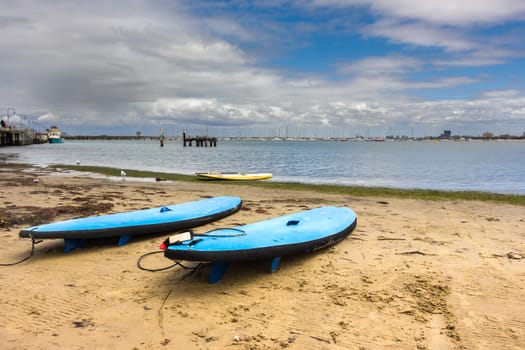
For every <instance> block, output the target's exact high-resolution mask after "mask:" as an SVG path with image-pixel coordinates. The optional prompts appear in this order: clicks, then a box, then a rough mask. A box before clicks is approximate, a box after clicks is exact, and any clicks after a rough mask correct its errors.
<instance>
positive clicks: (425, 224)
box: [0, 169, 525, 349]
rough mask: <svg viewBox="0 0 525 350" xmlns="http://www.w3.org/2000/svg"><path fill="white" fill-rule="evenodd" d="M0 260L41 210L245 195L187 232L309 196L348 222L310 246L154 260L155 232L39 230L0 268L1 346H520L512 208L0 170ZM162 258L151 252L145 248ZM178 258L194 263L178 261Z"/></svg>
mask: <svg viewBox="0 0 525 350" xmlns="http://www.w3.org/2000/svg"><path fill="white" fill-rule="evenodd" d="M0 186H1V189H2V190H1V192H0V204H1V205H0V237H1V239H2V244H1V245H0V263H8V262H14V261H16V260H19V259H21V258H23V257H25V256H27V255H28V254H29V252H30V248H31V241H30V240H29V239H21V238H19V237H18V232H19V230H20V229H22V228H25V227H28V226H32V225H35V224H38V223H40V222H45V221H56V220H63V219H67V218H72V217H79V216H85V215H96V214H102V213H109V212H121V211H130V210H136V209H142V208H148V207H156V206H162V205H169V204H175V203H182V202H186V201H191V200H197V199H200V198H204V197H208V196H218V195H233V196H239V197H241V198H242V199H243V208H242V209H241V210H240V211H239V212H237V213H236V214H234V215H232V216H229V217H227V218H224V219H222V220H220V221H218V222H215V223H212V224H209V225H206V226H202V227H199V228H197V229H196V231H197V232H204V231H207V230H210V229H212V228H216V227H227V226H237V225H242V224H246V223H250V222H254V221H259V220H263V219H268V218H272V217H275V216H279V215H283V214H289V213H293V212H296V211H300V210H305V209H309V208H314V207H318V206H322V205H336V206H348V207H350V208H352V209H353V210H354V211H355V212H356V214H357V216H358V225H357V228H356V229H355V231H354V232H353V234H352V235H350V236H349V237H348V238H347V239H345V240H344V241H342V242H341V243H339V244H337V245H336V246H333V247H330V248H328V249H326V250H323V251H320V252H318V253H315V254H310V255H302V256H294V257H285V258H283V260H282V262H281V265H280V268H279V270H278V271H277V272H276V273H273V274H270V273H268V272H267V271H268V268H269V266H268V263H267V262H249V263H244V264H232V265H230V267H229V269H228V271H227V272H226V275H225V276H224V278H223V279H222V280H221V281H220V282H219V283H217V284H213V285H210V284H208V283H207V277H208V274H209V266H203V267H202V268H200V269H198V270H196V271H194V270H184V269H181V268H173V269H169V270H166V271H161V272H148V271H143V270H141V269H139V268H138V267H137V266H136V264H137V260H138V259H139V258H140V257H141V256H142V255H143V254H145V253H148V252H152V251H157V250H158V247H159V244H160V243H161V242H162V241H163V240H164V238H165V235H161V236H156V237H155V236H148V237H145V238H140V239H133V240H132V241H131V242H130V243H128V244H127V245H125V246H122V247H118V246H116V242H115V241H113V240H109V241H95V242H91V243H90V244H88V245H87V246H86V247H84V248H82V249H76V250H74V251H73V252H71V253H64V252H63V247H64V244H63V241H61V240H45V241H44V242H42V243H39V244H37V245H36V246H35V252H34V256H33V257H31V258H30V259H29V260H27V261H25V262H23V263H20V264H18V265H14V266H9V267H5V266H1V267H0V290H1V293H0V304H1V305H2V312H0V339H1V341H0V342H1V343H2V345H1V346H0V347H1V348H2V349H66V348H67V349H284V348H287V349H385V348H386V349H524V348H525V208H523V207H520V206H512V205H504V204H494V203H484V202H473V201H422V200H410V199H395V198H381V197H373V198H372V197H370V198H368V197H367V198H363V197H352V196H351V195H350V196H348V195H331V194H321V193H315V192H298V191H284V190H283V191H278V192H277V191H275V190H269V189H264V188H253V187H249V186H242V185H235V184H216V183H213V182H205V181H203V182H201V183H185V182H154V181H152V182H144V181H134V180H133V179H130V178H128V179H126V181H122V180H110V179H107V178H89V177H84V176H56V174H53V172H48V171H44V170H40V171H36V172H35V171H34V172H21V171H20V170H16V169H11V170H5V169H4V171H0ZM142 263H143V265H144V266H146V267H148V268H159V267H163V266H167V265H169V264H171V263H172V261H170V260H168V259H166V258H164V257H163V256H162V255H152V256H148V257H146V258H144V259H143V261H142ZM188 265H191V264H190V263H188Z"/></svg>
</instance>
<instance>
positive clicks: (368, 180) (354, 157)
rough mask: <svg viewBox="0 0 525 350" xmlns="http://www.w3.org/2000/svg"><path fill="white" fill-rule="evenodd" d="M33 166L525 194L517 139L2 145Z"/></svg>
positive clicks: (524, 164)
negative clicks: (223, 174)
mask: <svg viewBox="0 0 525 350" xmlns="http://www.w3.org/2000/svg"><path fill="white" fill-rule="evenodd" d="M6 153H9V154H16V155H17V158H16V161H18V162H24V163H32V164H36V165H46V164H57V163H58V164H75V163H76V161H77V160H80V162H81V164H82V165H101V166H110V167H116V168H126V169H137V170H152V171H161V172H171V173H181V174H193V173H194V172H203V171H212V170H220V171H241V172H272V173H273V175H274V178H273V179H274V180H275V181H294V182H305V183H321V184H322V183H337V184H347V185H366V186H386V187H395V188H424V189H443V190H480V191H488V192H498V193H514V194H525V142H516V141H515V142H512V141H508V142H507V141H500V142H495V141H493V142H439V143H433V142H431V141H420V142H357V141H350V142H335V141H316V142H306V141H295V142H293V141H266V142H263V141H260V142H259V141H219V143H218V145H217V147H195V146H194V147H182V144H181V143H180V142H175V141H167V142H166V143H165V146H164V147H163V148H161V147H160V146H159V143H158V141H73V140H70V141H66V142H65V143H63V144H44V145H32V146H24V147H3V148H0V154H6Z"/></svg>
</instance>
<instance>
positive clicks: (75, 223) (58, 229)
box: [19, 196, 242, 245]
mask: <svg viewBox="0 0 525 350" xmlns="http://www.w3.org/2000/svg"><path fill="white" fill-rule="evenodd" d="M241 205H242V201H241V199H240V198H239V197H229V196H222V197H212V198H206V199H202V200H198V201H192V202H186V203H181V204H173V205H169V206H164V207H158V208H150V209H143V210H136V211H131V212H123V213H115V214H108V215H100V216H91V217H86V218H78V219H71V220H65V221H59V222H55V223H50V224H43V225H38V226H33V227H29V228H26V229H23V230H21V231H20V233H19V236H20V237H23V238H33V239H51V238H63V239H65V240H66V243H67V240H82V239H92V238H109V237H120V238H121V241H120V243H119V245H121V244H124V243H126V242H127V241H129V239H130V238H131V237H132V236H135V235H145V234H162V233H169V232H175V231H180V230H185V229H188V228H192V227H196V226H200V225H204V224H207V223H209V222H212V221H215V220H218V219H220V218H223V217H225V216H228V215H231V214H233V213H234V212H236V211H237V210H239V209H240V207H241ZM70 243H75V241H71V242H70Z"/></svg>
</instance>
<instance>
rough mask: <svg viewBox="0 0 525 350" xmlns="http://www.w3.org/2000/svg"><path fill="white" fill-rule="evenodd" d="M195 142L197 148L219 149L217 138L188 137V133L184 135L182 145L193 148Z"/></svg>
mask: <svg viewBox="0 0 525 350" xmlns="http://www.w3.org/2000/svg"><path fill="white" fill-rule="evenodd" d="M193 142H195V146H197V147H208V146H209V147H217V138H216V137H208V136H196V137H191V136H186V132H185V131H184V132H183V133H182V144H183V146H184V147H186V144H187V145H188V146H189V147H191V146H192V144H193Z"/></svg>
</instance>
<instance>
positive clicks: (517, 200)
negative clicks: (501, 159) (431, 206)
mask: <svg viewBox="0 0 525 350" xmlns="http://www.w3.org/2000/svg"><path fill="white" fill-rule="evenodd" d="M51 167H53V168H60V169H69V170H75V171H81V172H94V173H99V174H104V175H108V176H120V170H121V169H115V168H109V167H99V166H83V165H82V166H81V165H78V166H75V165H53V166H51ZM123 170H124V171H125V172H126V175H127V176H128V177H142V178H144V177H148V178H154V179H157V180H161V181H162V180H170V181H187V182H202V181H207V182H210V181H213V182H214V183H216V184H229V185H231V184H232V182H231V181H220V180H218V181H214V180H202V179H199V178H197V177H196V176H193V175H183V174H172V173H161V172H153V171H141V170H132V169H123ZM235 184H237V185H242V186H256V187H263V188H269V189H276V190H296V191H312V192H317V193H333V194H347V195H351V196H355V197H396V198H411V199H422V200H468V201H489V202H497V203H506V204H513V205H522V206H525V196H523V195H511V194H499V193H490V192H481V191H438V190H423V189H395V188H386V187H365V186H345V185H314V184H303V183H296V182H276V181H235Z"/></svg>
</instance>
